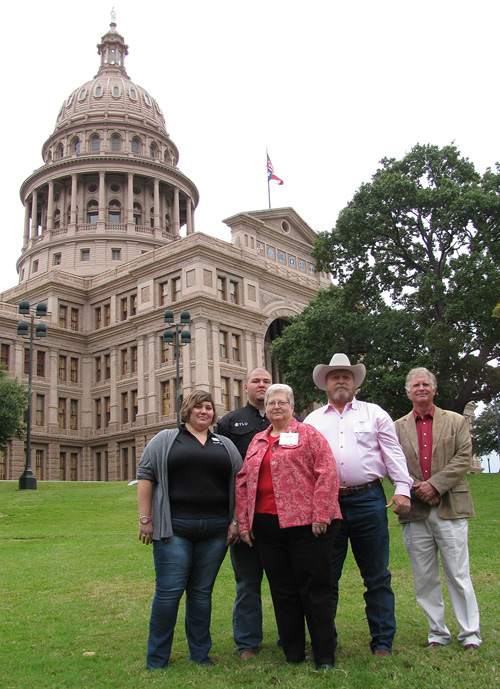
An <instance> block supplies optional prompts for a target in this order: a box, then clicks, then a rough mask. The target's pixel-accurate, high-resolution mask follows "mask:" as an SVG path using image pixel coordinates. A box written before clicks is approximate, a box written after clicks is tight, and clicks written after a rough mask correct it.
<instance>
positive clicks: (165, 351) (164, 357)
mask: <svg viewBox="0 0 500 689" xmlns="http://www.w3.org/2000/svg"><path fill="white" fill-rule="evenodd" d="M160 342H161V363H162V364H166V363H168V360H169V357H170V345H169V344H168V342H164V341H163V336H162V337H161V338H160Z"/></svg>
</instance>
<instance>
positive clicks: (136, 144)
mask: <svg viewBox="0 0 500 689" xmlns="http://www.w3.org/2000/svg"><path fill="white" fill-rule="evenodd" d="M139 151H140V143H139V139H132V153H133V154H134V155H137V156H138V155H139Z"/></svg>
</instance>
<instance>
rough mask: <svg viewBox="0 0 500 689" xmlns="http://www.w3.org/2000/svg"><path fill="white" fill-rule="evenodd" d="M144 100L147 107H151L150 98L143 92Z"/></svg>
mask: <svg viewBox="0 0 500 689" xmlns="http://www.w3.org/2000/svg"><path fill="white" fill-rule="evenodd" d="M144 102H145V103H146V105H147V106H148V107H151V99H150V97H149V96H148V94H147V93H145V94H144Z"/></svg>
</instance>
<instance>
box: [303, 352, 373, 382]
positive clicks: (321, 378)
mask: <svg viewBox="0 0 500 689" xmlns="http://www.w3.org/2000/svg"><path fill="white" fill-rule="evenodd" d="M338 369H342V370H347V371H351V373H352V375H353V376H354V384H355V385H356V387H357V388H359V386H360V385H361V383H362V382H363V381H364V379H365V376H366V368H365V367H364V365H363V364H356V365H355V366H351V362H350V361H349V358H348V357H347V356H346V355H345V354H339V353H337V354H334V355H333V356H332V360H331V361H330V363H329V364H328V366H327V365H326V364H318V365H317V366H315V367H314V371H313V380H314V382H315V383H316V386H317V387H318V388H319V389H320V390H326V377H327V375H328V374H329V373H330V371H335V370H338Z"/></svg>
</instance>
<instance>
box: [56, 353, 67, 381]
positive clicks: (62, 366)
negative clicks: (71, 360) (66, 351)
mask: <svg viewBox="0 0 500 689" xmlns="http://www.w3.org/2000/svg"><path fill="white" fill-rule="evenodd" d="M58 378H59V380H66V378H67V373H66V357H65V356H62V355H60V356H59V375H58Z"/></svg>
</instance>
